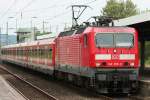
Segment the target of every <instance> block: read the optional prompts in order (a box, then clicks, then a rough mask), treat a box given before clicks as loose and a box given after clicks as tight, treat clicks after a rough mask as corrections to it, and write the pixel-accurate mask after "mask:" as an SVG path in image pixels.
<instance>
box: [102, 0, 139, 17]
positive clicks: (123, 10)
mask: <svg viewBox="0 0 150 100" xmlns="http://www.w3.org/2000/svg"><path fill="white" fill-rule="evenodd" d="M102 14H103V16H110V17H113V18H117V19H120V18H126V17H129V16H133V15H136V14H138V10H137V7H136V5H135V4H133V2H132V1H131V0H126V1H124V0H119V1H118V0H108V1H107V5H106V6H105V7H104V8H103V9H102Z"/></svg>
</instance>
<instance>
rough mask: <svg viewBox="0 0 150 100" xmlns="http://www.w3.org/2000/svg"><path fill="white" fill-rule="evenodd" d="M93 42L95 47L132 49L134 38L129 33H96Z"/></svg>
mask: <svg viewBox="0 0 150 100" xmlns="http://www.w3.org/2000/svg"><path fill="white" fill-rule="evenodd" d="M95 42H96V46H97V47H132V46H133V44H134V36H133V34H129V33H119V34H114V33H98V34H96V36H95Z"/></svg>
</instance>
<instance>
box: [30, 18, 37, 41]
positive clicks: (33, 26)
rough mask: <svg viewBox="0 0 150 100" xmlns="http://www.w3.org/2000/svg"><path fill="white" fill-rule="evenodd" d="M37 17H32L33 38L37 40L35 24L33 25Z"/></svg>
mask: <svg viewBox="0 0 150 100" xmlns="http://www.w3.org/2000/svg"><path fill="white" fill-rule="evenodd" d="M36 18H37V17H36V16H34V17H31V31H32V29H33V40H35V25H33V19H36Z"/></svg>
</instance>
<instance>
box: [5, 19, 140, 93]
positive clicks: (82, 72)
mask: <svg viewBox="0 0 150 100" xmlns="http://www.w3.org/2000/svg"><path fill="white" fill-rule="evenodd" d="M108 22H111V21H110V20H108V19H101V18H98V20H97V21H96V22H95V23H92V24H90V23H86V25H85V26H79V27H74V28H72V29H71V30H69V31H64V32H61V33H60V34H59V36H58V37H57V38H56V39H55V40H54V41H53V40H50V41H47V40H41V41H35V42H33V43H22V44H20V45H19V44H17V45H11V46H5V47H2V60H4V61H10V62H12V63H16V64H20V65H22V66H25V67H29V68H32V69H35V70H38V71H42V72H44V73H48V74H51V75H54V76H55V77H58V78H64V79H67V80H69V81H72V82H74V83H77V84H78V85H84V86H86V87H93V88H95V89H96V90H97V91H98V92H100V93H110V92H121V93H130V92H134V91H136V89H137V87H138V71H139V66H138V65H139V57H138V56H139V55H138V33H137V31H136V30H135V29H134V28H129V27H114V26H111V27H110V26H108V25H109V24H108Z"/></svg>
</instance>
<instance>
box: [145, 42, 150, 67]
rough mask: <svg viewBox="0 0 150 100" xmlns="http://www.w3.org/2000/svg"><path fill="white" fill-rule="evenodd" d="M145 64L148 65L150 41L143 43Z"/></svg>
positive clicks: (149, 60)
mask: <svg viewBox="0 0 150 100" xmlns="http://www.w3.org/2000/svg"><path fill="white" fill-rule="evenodd" d="M145 64H146V66H149V67H150V41H147V42H146V44H145Z"/></svg>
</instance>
